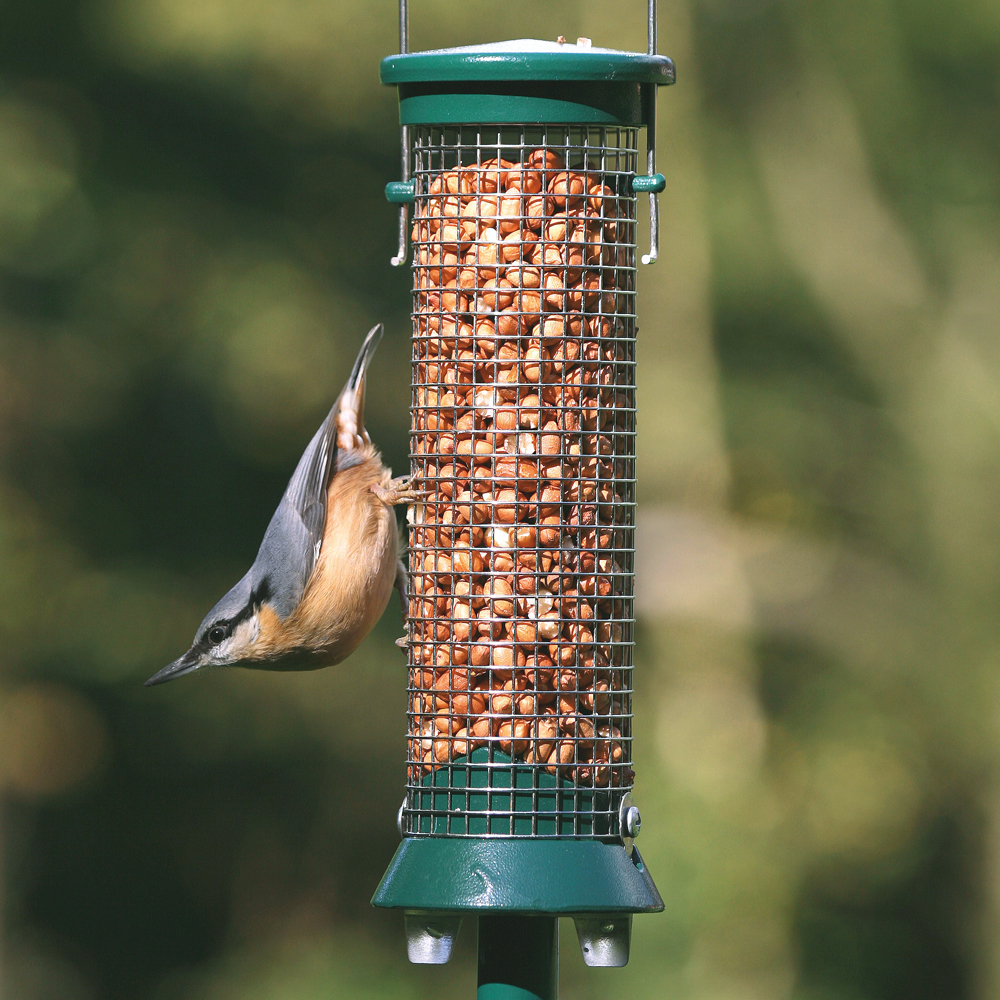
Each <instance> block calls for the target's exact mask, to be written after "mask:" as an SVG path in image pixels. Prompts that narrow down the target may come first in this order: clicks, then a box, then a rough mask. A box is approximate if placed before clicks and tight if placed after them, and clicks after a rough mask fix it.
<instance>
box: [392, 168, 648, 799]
mask: <svg viewBox="0 0 1000 1000" xmlns="http://www.w3.org/2000/svg"><path fill="white" fill-rule="evenodd" d="M570 162H571V163H572V162H574V161H573V160H571V161H570ZM588 162H589V161H588ZM629 206H630V203H629V202H628V201H627V200H626V199H624V198H622V199H621V200H619V198H618V196H617V195H616V194H615V193H614V191H613V189H612V188H611V187H610V186H608V185H607V184H605V183H604V180H603V179H602V177H601V175H599V174H598V173H597V171H596V170H595V169H594V168H593V167H592V166H588V167H587V169H586V171H585V172H584V171H581V170H575V169H573V168H572V167H569V166H567V163H566V162H565V161H564V159H563V157H561V156H560V155H559V154H557V153H555V152H554V151H552V150H549V149H536V150H532V151H530V152H528V153H527V155H526V156H525V161H524V162H523V163H511V162H508V161H506V160H497V159H493V160H488V161H486V162H484V163H482V164H472V165H469V166H459V167H455V168H453V169H449V170H446V171H441V172H439V173H438V174H436V175H432V176H431V179H430V183H429V185H428V186H427V187H426V188H425V193H422V194H418V197H417V205H416V209H415V212H414V221H413V230H412V233H413V241H414V260H415V274H414V340H413V345H414V367H413V378H414V394H413V420H412V431H413V433H412V435H411V452H412V455H413V463H414V472H419V473H421V475H422V478H423V483H424V488H426V489H429V490H431V491H432V493H433V495H432V496H431V497H429V498H428V499H427V501H426V502H424V503H422V504H419V505H416V506H415V507H414V508H413V509H412V510H411V515H412V516H413V519H412V521H411V525H410V546H411V555H410V567H411V575H410V594H411V597H410V602H409V613H410V617H411V620H410V637H411V639H410V663H411V670H410V683H409V692H410V693H409V695H408V698H409V706H410V730H409V733H408V743H407V746H408V754H409V770H408V774H409V776H410V780H411V781H417V780H418V779H419V778H420V777H421V776H422V775H426V774H429V773H430V772H431V771H433V770H434V769H435V768H438V767H441V766H442V765H445V764H447V763H449V762H450V761H454V760H456V759H458V758H465V757H467V756H468V755H469V754H471V753H473V752H474V751H476V750H477V749H479V748H481V747H484V746H487V745H492V746H494V747H495V748H496V749H497V750H498V751H500V752H502V753H505V754H509V755H510V756H511V757H512V758H513V759H515V760H523V761H524V762H525V763H526V764H529V765H532V766H536V767H539V768H544V769H545V770H546V771H547V772H548V773H550V774H554V775H559V776H560V777H561V778H563V779H569V780H571V781H573V782H575V783H576V784H577V785H586V786H591V787H598V788H607V787H611V786H614V787H627V786H628V785H629V784H630V783H631V781H632V780H633V773H632V770H631V767H630V766H629V759H628V749H629V741H628V740H627V739H625V738H623V736H622V733H621V730H620V729H619V727H618V725H612V724H611V723H612V722H617V723H618V724H619V725H621V724H622V723H621V720H622V719H623V718H627V717H628V716H627V713H628V711H629V710H630V690H631V679H630V676H629V674H628V670H629V669H630V668H629V666H628V664H629V662H630V661H629V660H628V656H629V655H630V640H631V635H630V632H629V626H628V624H627V621H628V619H627V618H626V617H625V615H626V607H627V606H628V605H627V602H626V600H625V598H626V597H628V596H629V595H630V593H631V591H630V589H628V588H629V586H630V579H629V578H628V577H626V575H625V573H624V572H623V568H622V567H623V566H627V563H625V561H624V559H623V557H620V556H619V555H618V552H619V551H620V550H621V549H624V548H626V547H627V546H628V545H630V544H631V541H632V534H631V528H630V522H629V520H628V516H630V513H629V507H628V504H629V503H630V501H631V494H630V487H629V485H628V484H629V482H630V481H631V479H632V477H633V475H634V471H633V464H632V457H631V456H632V446H633V444H632V442H633V438H632V434H633V432H634V427H635V424H634V420H633V418H632V405H633V398H634V397H633V391H632V388H631V386H632V381H631V379H632V363H633V361H632V359H633V358H634V351H633V349H632V347H631V344H630V342H629V340H628V339H626V338H627V336H628V335H629V334H630V333H631V328H630V327H629V326H627V324H628V322H629V320H628V319H626V318H624V317H623V318H622V319H618V318H617V316H616V315H615V313H616V312H618V311H619V310H620V311H621V312H622V313H626V309H628V310H629V311H630V310H631V306H630V303H631V299H630V298H626V297H622V298H621V301H619V290H620V289H621V290H624V291H625V292H626V293H627V294H628V295H631V291H630V289H631V288H633V287H634V285H630V284H619V269H628V268H629V267H630V266H632V262H633V253H634V250H633V247H632V245H631V243H629V242H626V241H628V240H634V234H635V223H634V221H633V220H631V219H630V211H631V209H630V207H629ZM621 274H622V277H623V278H624V279H625V280H626V281H631V278H628V277H627V274H626V271H625V270H622V271H621ZM626 315H628V313H626ZM626 731H627V730H626Z"/></svg>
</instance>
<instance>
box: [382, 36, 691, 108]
mask: <svg viewBox="0 0 1000 1000" xmlns="http://www.w3.org/2000/svg"><path fill="white" fill-rule="evenodd" d="M379 77H380V79H381V80H382V82H383V83H384V84H388V85H391V86H396V87H399V122H400V124H401V125H466V124H476V123H478V124H490V125H509V124H543V123H548V124H553V125H555V124H570V125H612V126H613V125H622V126H629V125H633V126H639V125H644V124H646V123H647V122H646V116H647V114H648V109H649V107H650V106H651V102H650V101H649V100H646V99H645V95H644V93H643V91H644V90H652V89H655V88H656V87H657V86H663V85H666V84H671V83H673V82H674V64H673V63H672V62H671V61H670V60H669V59H668V58H667V57H666V56H659V55H655V56H651V55H647V54H646V53H643V52H621V51H619V50H617V49H601V48H593V47H591V48H586V47H583V46H577V45H560V44H559V43H558V42H543V41H539V40H538V39H534V38H520V39H516V40H514V41H509V42H493V43H491V44H489V45H470V46H466V47H464V48H457V49H433V50H431V51H428V52H407V53H405V54H402V55H394V56H386V58H385V59H383V60H382V63H381V65H380V66H379Z"/></svg>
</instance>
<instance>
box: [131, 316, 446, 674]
mask: <svg viewBox="0 0 1000 1000" xmlns="http://www.w3.org/2000/svg"><path fill="white" fill-rule="evenodd" d="M382 330H383V327H382V324H381V323H379V324H376V325H375V326H374V327H372V329H371V330H369V332H368V335H367V336H366V337H365V340H364V343H363V344H362V345H361V350H360V351H359V352H358V357H357V360H356V361H355V362H354V368H353V369H352V370H351V376H350V378H349V379H348V380H347V384H346V385H345V386H344V388H343V390H342V391H341V393H340V395H339V396H338V397H337V401H336V402H335V403H334V404H333V408H332V409H331V410H330V412H329V414H328V415H327V417H326V419H325V420H324V421H323V423H322V425H321V426H320V428H319V430H318V431H317V432H316V434H315V435H314V436H313V439H312V440H311V441H310V442H309V445H308V447H307V448H306V450H305V452H304V453H303V455H302V457H301V458H300V459H299V463H298V465H297V466H296V467H295V472H294V473H293V474H292V478H291V480H290V481H289V483H288V487H287V489H286V490H285V492H284V495H283V496H282V498H281V502H280V503H279V504H278V509H277V510H276V511H275V512H274V516H273V517H272V518H271V521H270V523H269V524H268V526H267V530H266V531H265V532H264V539H263V541H262V542H261V545H260V550H259V551H258V552H257V558H256V559H255V560H254V563H253V565H252V566H251V567H250V569H249V571H248V572H247V573H246V575H245V576H244V577H243V579H242V580H240V582H239V583H237V584H236V586H234V587H233V588H232V589H231V590H230V591H229V592H228V593H227V594H226V595H225V596H224V597H223V598H222V599H221V600H220V601H219V602H218V603H217V604H216V605H215V607H213V608H212V610H211V611H209V612H208V614H207V615H206V616H205V618H204V620H203V621H202V623H201V624H200V625H199V626H198V630H197V632H196V633H195V637H194V641H193V642H192V643H191V648H190V649H188V651H187V652H186V653H184V654H183V655H182V656H179V657H178V658H177V659H176V660H174V661H173V663H170V664H168V665H167V666H165V667H164V668H163V669H162V670H160V671H159V672H158V673H156V674H154V675H153V676H152V677H150V678H149V680H148V681H146V686H151V685H154V684H163V683H165V682H166V681H170V680H174V679H175V678H177V677H183V676H184V675H185V674H190V673H192V672H193V671H196V670H201V669H203V668H205V667H250V668H256V669H262V670H312V669H316V668H319V667H325V666H330V665H333V664H336V663H340V662H341V661H342V660H344V659H345V658H346V657H347V656H349V655H350V654H351V653H352V652H354V650H355V649H357V647H358V645H360V643H361V641H362V639H364V637H365V636H366V635H367V634H368V633H369V632H370V631H371V630H372V628H373V627H374V625H375V623H376V622H377V621H378V619H379V618H380V617H381V616H382V612H383V611H385V608H386V605H387V604H388V603H389V598H390V597H391V595H392V591H393V589H394V587H395V589H397V590H398V591H399V595H400V601H401V602H402V605H403V618H404V622H405V620H406V617H407V612H406V608H407V586H406V583H407V576H406V567H405V566H404V564H403V563H402V561H401V560H400V558H399V537H398V530H397V527H396V517H395V514H394V512H393V507H394V505H396V504H399V503H415V502H418V501H420V500H421V499H423V497H424V496H426V495H427V494H426V492H424V491H421V490H417V489H414V488H413V485H412V477H409V476H404V477H400V478H398V479H393V478H392V470H391V469H389V468H387V467H386V466H385V465H383V464H382V457H381V455H380V453H379V451H378V449H377V448H376V447H375V445H373V444H372V441H371V438H369V436H368V433H367V431H366V430H365V427H364V404H365V378H366V374H367V371H368V365H369V363H370V362H371V359H372V355H373V354H374V353H375V349H376V348H377V347H378V343H379V340H381V338H382Z"/></svg>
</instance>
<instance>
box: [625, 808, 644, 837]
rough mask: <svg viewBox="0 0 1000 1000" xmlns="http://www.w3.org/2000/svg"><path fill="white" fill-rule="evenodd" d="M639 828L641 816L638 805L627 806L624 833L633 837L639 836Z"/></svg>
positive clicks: (640, 827) (640, 826)
mask: <svg viewBox="0 0 1000 1000" xmlns="http://www.w3.org/2000/svg"><path fill="white" fill-rule="evenodd" d="M641 829H642V816H640V815H639V807H638V806H629V807H628V809H627V810H626V811H625V835H626V836H627V837H632V838H633V839H634V838H635V837H638V836H639V831H640V830H641Z"/></svg>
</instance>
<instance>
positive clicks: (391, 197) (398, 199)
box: [385, 181, 417, 205]
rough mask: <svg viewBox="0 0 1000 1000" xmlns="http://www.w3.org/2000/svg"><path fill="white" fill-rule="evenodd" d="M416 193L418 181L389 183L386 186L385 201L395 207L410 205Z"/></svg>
mask: <svg viewBox="0 0 1000 1000" xmlns="http://www.w3.org/2000/svg"><path fill="white" fill-rule="evenodd" d="M416 192H417V182H416V181H389V183H388V184H386V186H385V200H386V201H389V202H392V204H393V205H409V204H410V202H412V201H413V199H414V197H415V195H416Z"/></svg>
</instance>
